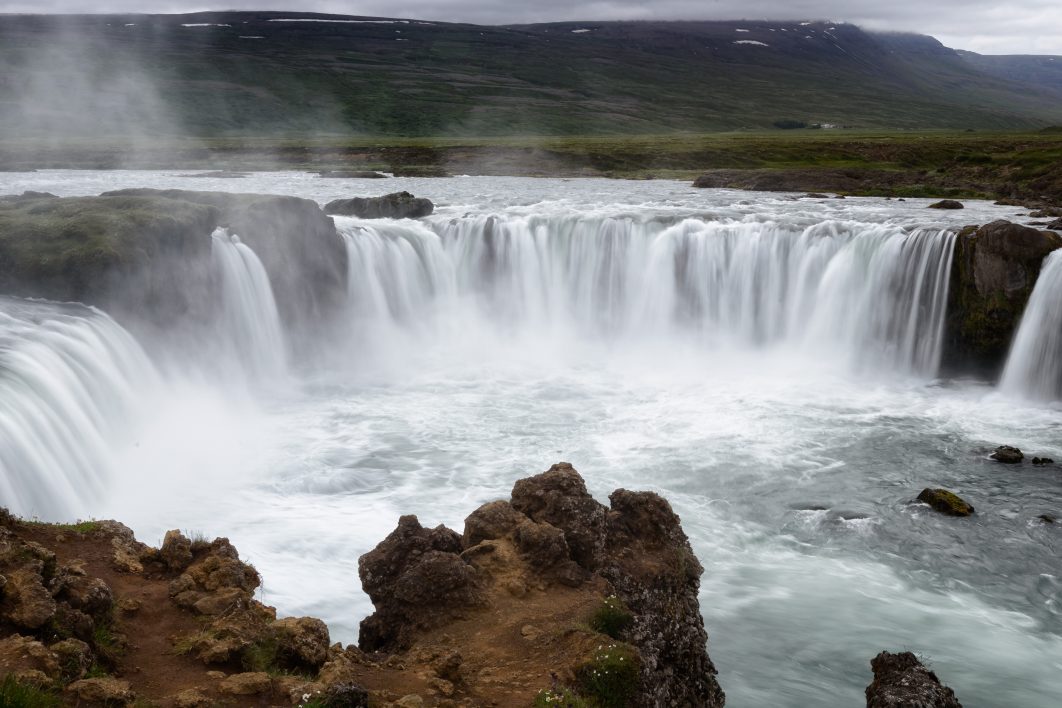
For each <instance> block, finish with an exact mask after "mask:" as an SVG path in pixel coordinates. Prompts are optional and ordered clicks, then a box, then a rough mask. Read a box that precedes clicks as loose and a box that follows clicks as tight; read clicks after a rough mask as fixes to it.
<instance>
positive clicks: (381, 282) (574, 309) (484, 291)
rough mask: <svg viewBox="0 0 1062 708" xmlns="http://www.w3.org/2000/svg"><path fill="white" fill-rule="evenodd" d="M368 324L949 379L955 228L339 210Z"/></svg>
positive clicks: (360, 311) (356, 296) (357, 312)
mask: <svg viewBox="0 0 1062 708" xmlns="http://www.w3.org/2000/svg"><path fill="white" fill-rule="evenodd" d="M337 226H338V228H339V230H340V233H341V234H342V235H343V238H344V240H345V242H346V244H347V250H348V257H349V263H350V272H349V282H350V299H351V308H352V313H353V314H352V316H353V319H354V322H355V326H361V325H366V326H369V327H371V328H372V329H373V331H374V332H376V333H380V332H381V331H384V332H386V330H388V329H391V328H396V327H397V328H403V329H406V330H409V329H420V330H423V329H424V328H428V329H432V330H433V332H432V335H431V336H433V337H435V338H438V337H439V336H446V334H445V332H446V331H451V332H457V333H460V334H459V336H461V337H467V336H469V330H470V329H471V328H482V327H483V326H484V325H485V323H486V324H487V325H488V326H489V327H491V328H492V329H494V330H497V329H498V328H501V329H503V330H505V331H506V332H507V333H508V334H523V335H526V336H540V337H541V336H553V337H558V336H568V337H582V338H586V337H588V336H589V337H590V338H592V339H603V340H605V341H609V342H612V343H613V344H616V345H623V346H631V345H633V344H636V343H638V342H643V341H645V340H646V339H649V338H653V339H658V340H665V339H683V340H688V341H691V342H699V343H700V344H702V345H704V346H706V347H708V348H709V349H712V348H718V347H720V346H727V347H730V348H746V347H757V348H763V347H769V348H774V347H785V348H786V349H788V350H790V351H794V352H801V353H811V354H818V355H820V356H826V357H837V358H839V359H842V360H844V361H845V362H846V363H848V364H850V365H852V366H854V367H856V368H861V369H863V370H866V371H871V370H877V371H882V370H883V371H884V372H886V373H890V372H899V373H913V374H919V375H922V376H933V375H935V374H936V370H937V367H938V365H939V363H940V353H941V334H942V327H943V323H944V312H945V303H946V297H947V283H948V274H949V270H950V265H951V252H952V243H953V241H954V233H953V232H950V231H941V230H933V229H930V230H921V229H915V230H909V229H905V228H903V227H901V226H893V225H867V224H860V223H855V222H844V221H825V222H821V223H818V224H814V225H812V226H808V227H800V226H797V225H781V224H776V223H760V222H743V223H732V222H721V221H705V220H703V219H697V218H685V219H680V220H675V219H664V218H659V217H658V218H653V217H652V216H651V215H649V216H645V215H640V214H637V213H634V214H619V215H615V216H595V215H591V216H586V215H583V214H579V213H573V214H562V215H560V216H559V217H558V216H557V215H551V214H543V215H532V216H527V217H523V216H520V217H515V218H512V217H510V218H499V217H497V216H478V217H472V218H462V219H450V220H443V221H436V222H434V223H432V222H428V223H426V224H422V223H418V222H412V221H408V220H406V221H397V222H396V221H382V222H380V221H378V222H370V221H358V220H355V219H344V218H342V217H340V218H338V219H337Z"/></svg>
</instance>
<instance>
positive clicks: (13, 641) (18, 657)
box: [0, 634, 61, 678]
mask: <svg viewBox="0 0 1062 708" xmlns="http://www.w3.org/2000/svg"><path fill="white" fill-rule="evenodd" d="M60 667H61V665H60V663H59V657H58V656H57V655H56V654H55V652H53V651H51V650H50V649H48V648H47V647H45V646H44V644H42V643H41V642H39V641H37V640H36V639H33V638H32V637H26V636H22V635H20V634H12V635H11V636H9V637H4V638H3V639H0V676H4V675H6V674H14V673H20V672H26V671H40V672H41V673H43V674H44V675H46V676H48V677H50V678H55V677H57V676H58V675H59V672H60Z"/></svg>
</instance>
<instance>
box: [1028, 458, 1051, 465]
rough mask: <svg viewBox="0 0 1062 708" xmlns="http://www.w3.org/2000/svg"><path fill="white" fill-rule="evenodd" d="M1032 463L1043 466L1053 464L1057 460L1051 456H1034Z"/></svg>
mask: <svg viewBox="0 0 1062 708" xmlns="http://www.w3.org/2000/svg"><path fill="white" fill-rule="evenodd" d="M1032 463H1033V464H1034V465H1036V466H1037V467H1043V466H1044V465H1053V464H1055V461H1054V460H1052V459H1051V458H1050V457H1034V458H1033V459H1032Z"/></svg>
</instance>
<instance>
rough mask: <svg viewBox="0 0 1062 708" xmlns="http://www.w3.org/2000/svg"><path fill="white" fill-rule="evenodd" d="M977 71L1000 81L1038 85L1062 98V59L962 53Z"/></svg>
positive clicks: (1025, 55) (960, 52) (964, 59)
mask: <svg viewBox="0 0 1062 708" xmlns="http://www.w3.org/2000/svg"><path fill="white" fill-rule="evenodd" d="M958 54H959V56H960V57H961V58H962V59H963V61H965V62H966V63H967V64H969V65H970V66H972V67H974V68H975V69H976V70H978V71H980V72H982V73H984V74H988V75H989V76H994V77H996V78H997V79H1003V80H1005V81H1013V82H1015V83H1020V84H1026V85H1029V86H1036V87H1038V88H1040V89H1043V90H1045V91H1048V92H1050V93H1053V94H1054V95H1055V96H1057V97H1058V99H1062V56H1054V57H1052V56H1041V55H1036V54H1024V55H1023V54H1013V55H986V54H976V53H974V52H965V51H959V53H958Z"/></svg>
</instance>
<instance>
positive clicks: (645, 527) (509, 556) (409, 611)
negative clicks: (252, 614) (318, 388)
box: [359, 463, 725, 708]
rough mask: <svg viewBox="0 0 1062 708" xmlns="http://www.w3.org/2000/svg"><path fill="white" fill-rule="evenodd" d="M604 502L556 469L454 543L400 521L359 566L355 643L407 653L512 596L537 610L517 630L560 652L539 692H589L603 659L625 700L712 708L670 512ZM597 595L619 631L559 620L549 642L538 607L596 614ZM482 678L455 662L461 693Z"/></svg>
mask: <svg viewBox="0 0 1062 708" xmlns="http://www.w3.org/2000/svg"><path fill="white" fill-rule="evenodd" d="M609 500H610V502H611V504H610V506H608V507H606V506H604V505H602V504H600V503H599V502H597V501H596V500H595V499H594V498H593V497H591V496H590V494H589V493H588V492H587V490H586V485H585V483H584V481H583V479H582V477H581V476H580V475H579V474H578V472H576V471H575V469H573V468H572V466H571V465H570V464H567V463H559V464H556V465H554V466H553V467H551V468H550V469H549V470H548V471H546V472H544V473H542V474H540V475H536V476H534V477H530V478H527V479H522V480H520V481H518V482H517V483H516V485H515V486H514V488H513V492H512V498H511V501H495V502H491V503H489V504H486V505H484V506H482V507H480V508H479V509H477V510H476V511H474V512H473V513H472V514H471V515H470V516H469V517H468V519H467V520H466V522H465V529H464V534H463V535H459V534H457V533H456V532H455V531H451V530H449V529H446V528H445V527H437V528H435V529H431V530H429V529H425V528H423V527H422V526H421V525H420V524H419V522H418V521H417V519H416V517H411V516H405V517H402V519H400V521H399V525H398V528H397V529H396V530H395V531H394V532H393V533H392V534H391V535H390V536H388V537H387V538H386V539H385V540H384V541H383V542H382V543H381V544H380V545H379V546H377V547H376V548H375V549H374V550H373V551H371V552H370V553H368V554H366V555H365V556H363V557H362V559H361V561H360V563H359V571H360V575H361V579H362V583H363V586H364V587H365V590H366V592H368V593H369V596H370V598H371V599H372V601H373V604H374V605H375V607H376V612H375V613H374V614H373V615H372V616H370V617H369V618H368V619H366V620H365V621H364V622H363V623H362V630H361V638H360V642H359V643H360V645H361V648H362V649H363V650H365V651H379V650H383V651H387V652H401V651H408V650H409V649H410V648H412V647H417V646H421V645H423V644H424V643H425V642H430V641H431V638H432V637H435V636H437V635H438V634H439V633H447V632H451V631H457V629H456V628H457V627H465V625H466V624H468V623H472V624H473V625H474V626H476V627H479V626H480V624H478V623H496V622H497V621H498V620H497V619H496V617H497V616H499V615H503V614H504V613H505V610H504V609H503V608H506V607H508V606H509V605H510V603H511V600H512V598H513V597H517V598H519V599H520V603H521V604H522V605H525V606H527V605H534V604H540V603H541V604H543V605H545V606H547V607H550V608H551V609H550V610H547V611H546V612H545V614H546V615H547V616H546V617H540V618H539V620H538V624H537V625H530V624H528V625H524V626H521V627H520V635H521V636H522V637H523V638H524V639H525V640H526V641H531V642H538V643H541V644H542V645H543V646H544V647H549V646H551V645H552V646H556V645H557V643H558V642H560V644H561V646H565V647H566V650H567V653H566V654H564V655H563V656H561V655H557V654H553V655H550V656H552V657H553V658H552V659H551V661H553V662H556V663H557V665H555V666H552V667H551V671H553V673H554V675H555V677H557V678H556V679H555V682H556V681H559V682H560V683H561V684H565V685H566V686H567V687H566V688H561V687H558V686H552V687H550V688H549V689H547V692H549V696H550V697H551V699H553V698H556V697H557V696H561V695H564V691H573V692H575V693H579V692H585V693H588V694H589V695H593V688H592V687H591V685H590V682H588V679H587V677H588V676H591V675H593V676H595V677H599V676H601V675H604V674H603V673H601V672H599V671H597V669H596V668H595V667H597V666H600V665H602V662H604V663H608V662H613V663H615V664H616V665H617V670H616V672H615V673H613V674H609V675H612V676H616V677H620V676H626V677H627V679H626V680H627V681H628V682H629V685H626V686H625V687H624V688H623V689H622V690H626V691H628V693H625V694H624V695H625V696H626V697H627V698H626V700H627V703H626V704H629V705H635V706H659V705H697V706H706V707H708V708H712V707H715V706H722V705H723V703H724V700H725V698H724V694H723V692H722V690H721V689H720V687H719V684H718V682H717V681H716V678H715V677H716V669H715V667H714V665H713V664H712V662H711V659H710V658H709V656H708V653H707V646H706V645H707V639H708V638H707V634H706V632H705V629H704V624H703V620H702V618H701V615H700V609H699V606H698V604H697V588H698V586H699V583H700V575H701V573H702V572H703V569H702V567H701V565H700V563H698V561H697V559H696V557H695V556H694V555H693V552H692V550H691V548H690V545H689V540H688V539H687V537H686V535H685V534H684V533H683V531H682V528H681V524H680V522H679V519H678V517H677V516H676V515H675V513H674V512H673V511H672V509H671V507H670V505H669V504H668V503H667V501H666V500H664V499H663V498H661V497H660V496H658V495H656V494H653V493H650V492H630V491H627V490H622V489H621V490H617V491H616V492H614V493H613V494H612V495H611V496H610V498H609ZM606 601H607V602H612V603H619V604H621V605H622V607H623V608H624V610H623V611H624V613H627V612H629V615H630V619H629V621H625V622H624V623H622V624H617V625H615V626H617V627H622V629H618V630H617V631H616V634H617V635H618V636H615V637H601V636H600V635H598V637H599V638H597V639H595V638H594V637H593V635H589V636H587V635H585V634H578V633H575V634H572V633H571V629H570V623H569V621H565V622H564V623H562V626H564V627H565V628H566V629H564V632H567V633H568V635H567V637H566V638H565V639H564V640H563V641H560V638H559V637H554V636H551V634H550V633H551V631H556V630H551V629H549V628H548V627H547V626H546V625H548V624H549V617H548V615H549V614H550V612H560V611H561V609H560V608H562V607H564V606H569V605H571V604H575V605H578V606H584V607H588V608H590V609H594V610H600V609H601V607H602V605H603V604H604V603H606ZM616 606H617V605H615V604H614V605H610V606H609V607H612V608H613V609H614V608H615V607H616ZM580 612H584V613H586V612H589V609H588V610H581V611H580ZM581 621H582V622H583V623H586V622H588V621H589V614H584V616H582V618H581ZM494 631H497V627H495V628H494ZM613 640H615V641H613ZM579 647H583V648H582V649H581V650H580V649H579ZM594 647H596V649H595V648H594ZM554 651H556V650H555V649H554ZM573 654H574V656H573ZM625 659H626V660H627V663H626V664H624V663H623V661H624V660H625ZM620 667H622V670H620ZM487 670H488V669H485V668H484V667H483V666H482V665H481V664H480V662H479V657H476V658H474V659H471V660H470V659H467V658H466V660H465V665H463V668H462V671H461V673H462V674H463V675H464V676H465V677H466V678H465V681H466V682H467V683H468V685H469V686H470V688H469V690H470V691H471V692H472V693H475V691H476V690H478V689H477V685H476V683H477V682H476V680H475V679H474V678H473V677H476V676H478V677H479V678H480V680H482V677H483V673H484V671H487ZM595 672H596V673H595ZM545 679H546V676H545V675H543V676H542V677H541V678H540V680H542V681H543V684H544V683H545ZM594 680H595V681H597V680H598V679H597V678H595V679H594ZM616 680H620V679H619V678H617V679H616ZM542 688H543V689H546V686H545V685H542ZM610 690H611V689H610ZM616 690H620V689H619V688H617V689H616Z"/></svg>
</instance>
